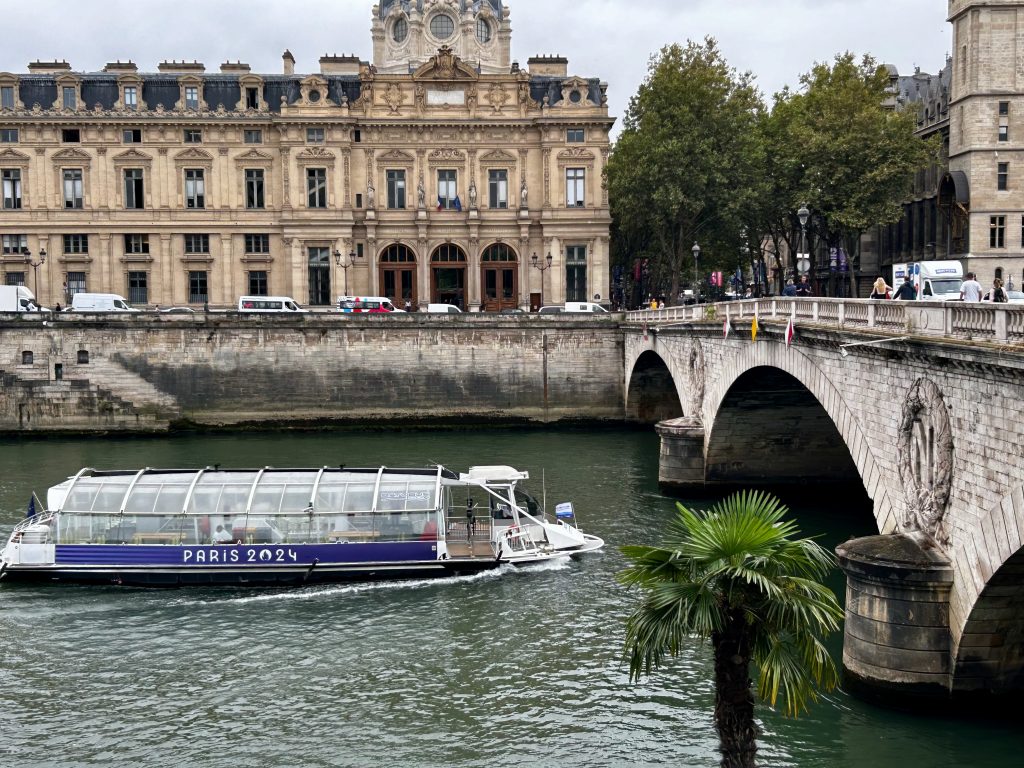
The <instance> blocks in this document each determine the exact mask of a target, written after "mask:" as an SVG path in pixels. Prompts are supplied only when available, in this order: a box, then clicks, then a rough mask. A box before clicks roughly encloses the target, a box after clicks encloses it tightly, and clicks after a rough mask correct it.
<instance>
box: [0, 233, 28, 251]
mask: <svg viewBox="0 0 1024 768" xmlns="http://www.w3.org/2000/svg"><path fill="white" fill-rule="evenodd" d="M0 244H2V249H3V252H4V253H23V252H24V251H27V250H28V235H3V236H2V239H0Z"/></svg>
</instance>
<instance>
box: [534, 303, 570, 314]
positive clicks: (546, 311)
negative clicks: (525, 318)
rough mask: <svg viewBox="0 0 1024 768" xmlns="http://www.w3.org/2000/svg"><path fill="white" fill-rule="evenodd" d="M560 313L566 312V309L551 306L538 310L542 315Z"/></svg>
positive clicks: (556, 305) (559, 306)
mask: <svg viewBox="0 0 1024 768" xmlns="http://www.w3.org/2000/svg"><path fill="white" fill-rule="evenodd" d="M559 312H565V307H563V306H561V305H559V304H550V305H548V306H546V307H541V308H540V309H538V310H537V313H538V314H541V315H554V314H557V313H559Z"/></svg>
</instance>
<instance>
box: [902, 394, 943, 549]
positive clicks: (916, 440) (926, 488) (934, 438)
mask: <svg viewBox="0 0 1024 768" xmlns="http://www.w3.org/2000/svg"><path fill="white" fill-rule="evenodd" d="M896 450H897V462H898V465H899V473H900V481H901V484H902V486H903V494H904V496H905V497H906V501H907V513H906V517H905V519H904V520H903V523H902V528H903V530H904V531H921V532H923V533H925V534H927V535H928V536H930V537H931V538H932V539H934V540H935V541H936V542H937V543H938V544H940V545H941V546H943V547H945V546H947V545H948V544H949V532H948V530H947V529H946V526H945V516H946V509H947V507H948V505H949V495H950V489H951V487H952V484H953V432H952V429H951V427H950V423H949V412H948V410H947V409H946V404H945V402H944V401H943V399H942V392H941V391H939V388H938V387H937V386H936V385H935V384H934V383H933V382H931V381H929V380H928V379H918V380H917V381H915V382H914V384H913V386H912V387H911V388H910V391H909V392H908V393H907V397H906V400H905V401H904V403H903V416H902V419H901V420H900V428H899V436H898V442H897V445H896Z"/></svg>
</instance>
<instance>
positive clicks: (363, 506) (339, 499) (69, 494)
mask: <svg viewBox="0 0 1024 768" xmlns="http://www.w3.org/2000/svg"><path fill="white" fill-rule="evenodd" d="M442 477H445V478H448V479H450V478H452V477H455V475H454V473H452V472H450V471H449V470H446V469H444V468H443V467H436V468H430V469H389V468H386V467H380V468H376V469H343V468H326V467H325V468H323V469H270V468H266V469H237V470H221V469H216V468H207V469H199V470H150V469H145V470H141V471H138V472H96V471H94V470H82V471H81V472H79V473H78V474H77V475H76V476H75V477H73V478H70V479H69V480H67V481H65V482H64V483H61V484H60V485H57V486H54V487H53V488H51V489H50V494H49V497H48V504H47V506H48V507H49V508H50V509H51V510H57V511H61V512H90V513H94V514H130V515H151V514H154V515H168V514H170V515H175V514H189V515H228V516H230V515H235V514H241V513H246V514H249V513H250V512H252V513H254V514H270V515H288V514H309V513H310V512H314V513H323V514H329V513H339V512H346V513H354V512H361V513H366V512H404V511H414V510H417V511H419V510H433V509H435V508H436V507H437V503H438V496H439V490H440V485H441V478H442Z"/></svg>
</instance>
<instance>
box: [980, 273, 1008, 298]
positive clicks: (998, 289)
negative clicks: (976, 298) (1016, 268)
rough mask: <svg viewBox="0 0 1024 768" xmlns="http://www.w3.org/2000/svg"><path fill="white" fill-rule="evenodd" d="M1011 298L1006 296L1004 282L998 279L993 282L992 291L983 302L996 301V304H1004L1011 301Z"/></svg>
mask: <svg viewBox="0 0 1024 768" xmlns="http://www.w3.org/2000/svg"><path fill="white" fill-rule="evenodd" d="M1009 300H1010V297H1009V296H1007V295H1006V291H1005V290H1003V281H1002V280H1000V279H999V278H998V277H997V278H996V279H995V280H993V281H992V290H991V291H989V292H988V293H986V294H985V298H984V299H982V301H994V302H996V303H1002V302H1005V301H1009Z"/></svg>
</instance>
